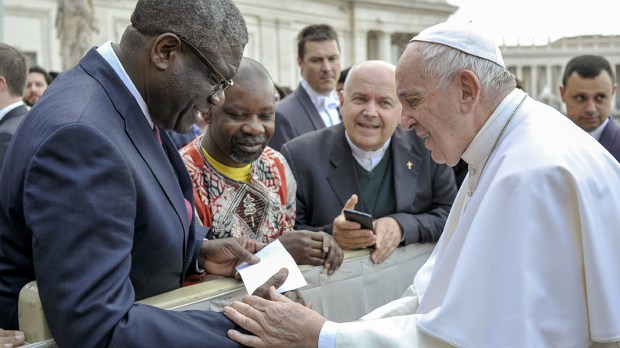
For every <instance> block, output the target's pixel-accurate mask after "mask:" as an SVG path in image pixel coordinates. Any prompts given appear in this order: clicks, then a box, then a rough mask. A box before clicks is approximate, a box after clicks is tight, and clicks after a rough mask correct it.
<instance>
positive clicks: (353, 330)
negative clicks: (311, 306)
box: [336, 314, 452, 348]
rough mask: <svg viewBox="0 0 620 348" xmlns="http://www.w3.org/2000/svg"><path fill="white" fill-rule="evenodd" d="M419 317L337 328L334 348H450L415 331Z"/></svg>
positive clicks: (346, 324)
mask: <svg viewBox="0 0 620 348" xmlns="http://www.w3.org/2000/svg"><path fill="white" fill-rule="evenodd" d="M422 317H423V315H422V314H412V315H401V316H397V317H391V318H384V319H377V320H368V321H358V322H350V323H342V324H338V326H337V334H336V347H337V348H346V347H356V348H365V347H369V348H370V347H390V348H451V347H452V346H450V345H448V344H447V343H445V342H443V341H439V340H437V339H435V338H433V337H431V336H429V335H427V334H425V333H424V332H422V331H420V330H419V329H418V327H417V323H418V321H419V320H420V319H421V318H422Z"/></svg>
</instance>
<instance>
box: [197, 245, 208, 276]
mask: <svg viewBox="0 0 620 348" xmlns="http://www.w3.org/2000/svg"><path fill="white" fill-rule="evenodd" d="M202 240H203V241H205V240H208V238H203V239H202ZM204 271H205V270H204V269H202V268H200V266H199V265H198V256H196V273H198V274H200V273H202V272H204Z"/></svg>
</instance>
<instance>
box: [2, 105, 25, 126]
mask: <svg viewBox="0 0 620 348" xmlns="http://www.w3.org/2000/svg"><path fill="white" fill-rule="evenodd" d="M27 113H28V108H27V107H26V106H25V105H23V104H22V105H20V106H18V107H16V108H14V109H13V110H11V111H9V112H7V113H6V115H4V117H3V118H2V119H0V124H2V123H4V122H6V121H8V120H10V119H12V118H15V117H19V116H22V115H24V114H27Z"/></svg>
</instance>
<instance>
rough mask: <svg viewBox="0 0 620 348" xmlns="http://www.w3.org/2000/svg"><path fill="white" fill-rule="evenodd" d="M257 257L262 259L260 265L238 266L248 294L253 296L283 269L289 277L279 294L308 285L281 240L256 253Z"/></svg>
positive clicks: (245, 264)
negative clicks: (285, 269) (286, 270)
mask: <svg viewBox="0 0 620 348" xmlns="http://www.w3.org/2000/svg"><path fill="white" fill-rule="evenodd" d="M293 233H295V232H293ZM256 256H258V257H259V258H260V262H259V263H257V264H254V265H249V264H247V263H246V262H244V263H242V264H240V265H239V266H237V271H238V272H239V274H240V275H241V278H242V279H243V284H244V285H245V289H246V290H247V292H248V294H252V293H253V292H254V290H256V289H257V288H258V287H259V286H261V285H263V284H264V283H265V282H266V281H267V279H269V278H271V276H273V275H274V274H276V272H278V271H279V270H280V269H281V268H287V269H288V277H287V278H286V281H285V282H284V284H282V286H280V287H279V288H278V289H277V291H278V292H279V293H283V292H286V291H290V290H295V289H298V288H301V287H302V286H306V285H307V284H308V283H307V282H306V279H305V278H304V276H303V274H301V271H300V270H299V267H298V266H297V264H296V263H295V260H293V257H292V256H291V254H289V253H288V251H286V249H284V246H283V245H282V243H280V241H279V240H277V239H276V240H275V241H273V242H271V243H269V244H267V246H265V247H264V248H263V249H261V250H260V251H259V252H257V253H256Z"/></svg>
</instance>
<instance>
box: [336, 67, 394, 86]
mask: <svg viewBox="0 0 620 348" xmlns="http://www.w3.org/2000/svg"><path fill="white" fill-rule="evenodd" d="M395 71H396V67H395V66H394V64H390V63H387V62H384V61H382V60H369V61H366V62H362V63H359V64H356V65H354V66H353V67H351V69H350V70H349V72H348V74H347V79H346V80H345V82H344V90H345V92H346V90H347V86H348V85H350V84H351V82H350V81H351V80H355V79H358V78H365V77H366V76H372V75H373V74H377V75H376V78H378V79H380V80H383V83H387V84H390V83H392V84H393V85H394V88H396V84H395V82H394V81H395V76H394V75H395ZM382 78H385V79H382Z"/></svg>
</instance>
